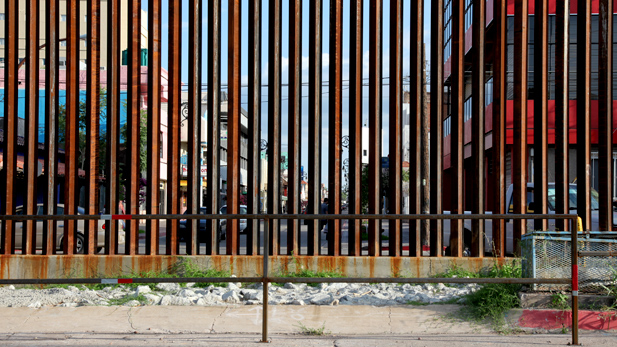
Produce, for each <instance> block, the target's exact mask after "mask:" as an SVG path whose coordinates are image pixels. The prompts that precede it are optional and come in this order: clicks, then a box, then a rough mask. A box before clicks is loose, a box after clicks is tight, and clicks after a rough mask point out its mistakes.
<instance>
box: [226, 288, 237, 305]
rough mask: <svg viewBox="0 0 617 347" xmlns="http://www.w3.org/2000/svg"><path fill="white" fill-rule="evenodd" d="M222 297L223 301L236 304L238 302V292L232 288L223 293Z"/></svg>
mask: <svg viewBox="0 0 617 347" xmlns="http://www.w3.org/2000/svg"><path fill="white" fill-rule="evenodd" d="M222 299H223V301H225V302H227V303H230V304H237V303H239V302H240V297H238V293H236V292H235V291H233V290H230V291H228V292H227V293H225V294H223V297H222Z"/></svg>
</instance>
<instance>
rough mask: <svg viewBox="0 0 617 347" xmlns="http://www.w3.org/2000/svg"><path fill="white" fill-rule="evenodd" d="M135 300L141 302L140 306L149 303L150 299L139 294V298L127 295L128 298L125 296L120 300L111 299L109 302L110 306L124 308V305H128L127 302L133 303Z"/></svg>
mask: <svg viewBox="0 0 617 347" xmlns="http://www.w3.org/2000/svg"><path fill="white" fill-rule="evenodd" d="M133 300H137V301H139V304H140V305H145V304H147V303H148V299H147V298H146V297H145V296H143V295H141V294H139V295H137V296H131V295H126V296H124V297H122V298H119V299H109V301H108V302H109V305H110V306H122V305H124V304H126V303H127V302H130V301H133Z"/></svg>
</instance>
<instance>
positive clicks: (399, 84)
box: [387, 0, 403, 257]
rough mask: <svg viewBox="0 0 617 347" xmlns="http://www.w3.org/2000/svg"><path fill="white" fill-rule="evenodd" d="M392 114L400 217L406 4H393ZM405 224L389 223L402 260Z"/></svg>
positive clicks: (391, 194) (393, 252)
mask: <svg viewBox="0 0 617 347" xmlns="http://www.w3.org/2000/svg"><path fill="white" fill-rule="evenodd" d="M389 106H390V112H389V117H390V119H389V123H388V124H389V132H390V134H389V140H390V141H389V147H390V155H389V157H390V167H389V168H388V170H389V178H388V182H389V186H388V188H389V191H388V211H387V213H389V214H400V213H401V206H402V205H401V204H402V197H401V191H402V181H401V179H402V176H401V175H402V170H403V160H402V140H401V138H402V128H403V126H402V112H403V110H402V108H403V1H400V0H391V1H390V105H389ZM401 229H402V228H401V220H400V219H396V220H390V222H389V238H390V239H389V241H388V245H389V251H388V255H389V256H391V257H400V256H401V252H402V241H401V237H402V235H401Z"/></svg>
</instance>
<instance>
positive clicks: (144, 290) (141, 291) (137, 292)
mask: <svg viewBox="0 0 617 347" xmlns="http://www.w3.org/2000/svg"><path fill="white" fill-rule="evenodd" d="M151 292H152V289H150V287H149V286H138V287H137V289H135V295H144V294H147V293H151Z"/></svg>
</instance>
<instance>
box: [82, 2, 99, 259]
mask: <svg viewBox="0 0 617 347" xmlns="http://www.w3.org/2000/svg"><path fill="white" fill-rule="evenodd" d="M87 8H88V21H89V23H88V25H87V31H88V41H87V42H88V43H87V45H86V49H87V59H88V74H87V77H86V78H87V90H86V93H87V95H86V110H87V111H86V112H87V115H86V151H87V153H88V155H87V157H88V159H87V161H86V170H85V171H86V194H85V195H86V200H87V201H86V206H88V208H87V210H86V213H87V214H97V213H100V208H99V189H98V187H99V184H98V181H99V172H100V168H99V119H100V113H101V99H100V98H101V93H100V92H101V60H100V59H101V57H100V55H101V51H100V41H101V17H100V16H101V12H100V10H101V1H100V0H90V1H88V3H87ZM84 224H85V225H86V230H84V236H85V244H84V246H85V247H84V249H85V253H87V254H94V253H97V252H96V249H97V235H98V232H97V231H98V230H97V227H98V225H97V222H96V221H92V220H90V221H87V222H84Z"/></svg>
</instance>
